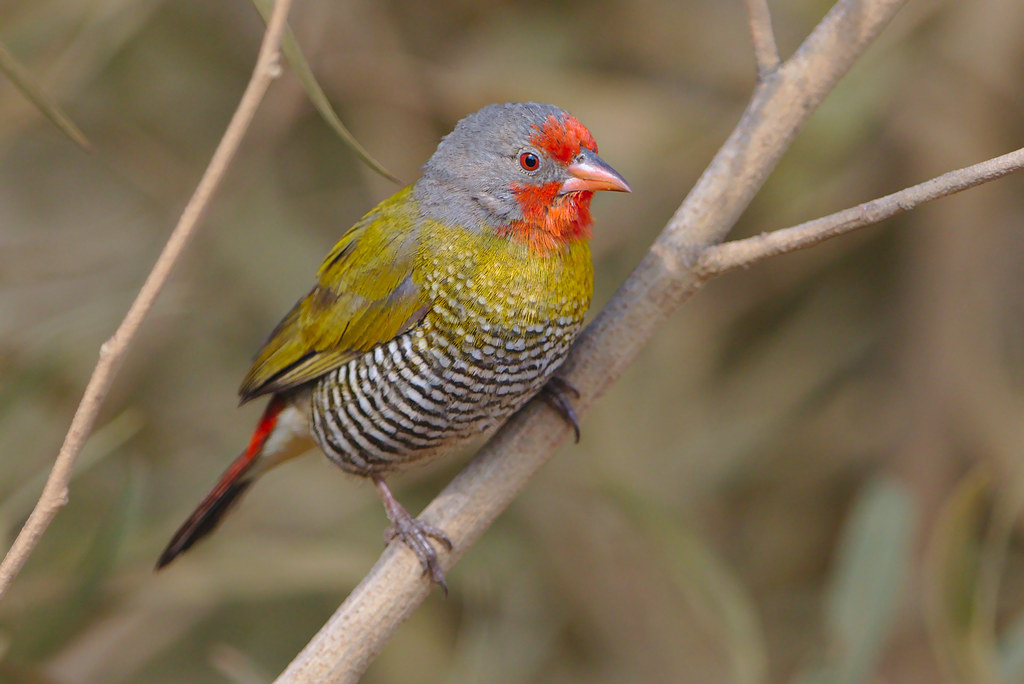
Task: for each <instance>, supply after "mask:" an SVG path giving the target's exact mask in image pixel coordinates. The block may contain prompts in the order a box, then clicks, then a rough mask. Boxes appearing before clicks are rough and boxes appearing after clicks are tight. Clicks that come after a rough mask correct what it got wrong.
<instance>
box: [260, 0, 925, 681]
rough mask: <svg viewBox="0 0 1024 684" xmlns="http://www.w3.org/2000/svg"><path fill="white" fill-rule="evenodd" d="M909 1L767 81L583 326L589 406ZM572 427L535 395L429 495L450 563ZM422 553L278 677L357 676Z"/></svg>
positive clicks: (387, 632) (413, 593) (579, 383)
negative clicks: (818, 109)
mask: <svg viewBox="0 0 1024 684" xmlns="http://www.w3.org/2000/svg"><path fill="white" fill-rule="evenodd" d="M904 1H905V0H840V2H838V3H836V5H835V7H833V9H832V10H831V11H830V12H829V13H828V15H826V16H825V18H824V19H822V21H821V23H820V24H819V25H818V26H817V27H816V28H815V29H814V31H813V32H812V33H811V35H810V36H809V37H808V38H807V40H806V41H805V42H804V44H803V45H802V46H801V47H800V49H799V50H798V51H797V52H796V53H795V54H794V55H793V57H792V58H790V59H789V60H787V61H786V62H785V63H784V64H781V65H780V66H779V68H778V69H776V70H774V71H772V72H771V73H770V74H769V75H768V76H767V77H766V78H765V79H764V80H763V81H761V82H760V83H759V84H758V86H757V88H756V89H755V91H754V95H753V98H752V99H751V102H750V105H749V106H748V107H747V110H746V111H745V112H744V114H743V117H742V119H741V120H740V122H739V124H738V125H737V127H736V129H735V131H734V132H733V134H732V135H731V136H730V137H729V139H728V140H727V141H726V142H725V144H724V145H723V146H722V148H721V149H720V150H719V152H718V154H716V155H715V158H714V159H713V160H712V161H711V164H710V165H709V166H708V168H707V170H706V171H705V172H704V174H703V175H702V176H701V178H700V180H698V182H697V184H696V186H695V187H694V188H693V190H692V191H691V192H690V194H689V195H688V196H687V197H686V199H685V200H684V201H683V203H682V205H681V206H680V207H679V209H678V210H677V211H676V213H675V215H674V216H673V217H672V218H671V220H670V221H669V223H668V225H667V226H666V227H665V229H664V231H663V232H662V234H661V235H660V236H659V237H658V239H657V240H656V242H655V243H654V245H653V247H652V248H651V250H650V251H649V252H648V254H647V255H646V256H645V257H644V259H643V261H642V262H641V263H640V265H639V266H637V268H636V270H634V272H633V273H632V274H631V275H630V277H629V278H628V279H627V280H626V282H625V283H623V285H622V287H621V288H620V289H619V291H618V292H617V293H616V294H615V296H614V297H613V298H612V300H611V301H610V302H609V304H608V306H606V307H605V308H604V310H603V311H601V313H600V314H599V315H598V316H597V318H596V319H595V320H594V322H593V323H592V324H591V325H590V326H589V327H588V328H587V329H586V330H585V331H584V332H583V334H582V335H581V336H580V339H579V340H578V341H577V343H576V344H575V345H574V347H573V350H572V352H571V354H570V356H569V358H568V359H567V360H566V363H565V365H564V366H563V368H562V371H561V372H560V374H561V375H563V376H564V377H565V378H566V379H567V380H569V381H570V382H571V383H572V384H573V385H574V386H575V387H576V388H577V389H579V390H580V397H579V399H578V400H577V401H576V402H575V405H576V410H577V413H579V414H580V415H583V414H585V413H586V412H587V411H588V410H589V409H590V407H591V405H592V404H593V402H594V401H595V400H596V399H597V398H598V397H599V396H600V395H601V394H603V393H604V392H605V391H606V390H607V388H608V387H609V385H611V383H612V382H614V381H615V380H616V379H617V378H618V377H619V376H620V375H621V374H622V372H623V371H624V370H625V368H626V367H627V366H628V365H629V363H630V362H631V361H632V360H633V359H634V358H635V357H636V356H637V354H638V353H639V352H640V350H641V349H642V348H643V346H644V345H645V344H646V343H647V341H648V340H649V339H650V338H651V337H652V335H653V334H654V333H655V331H656V330H657V329H658V327H659V326H660V325H661V324H662V323H663V322H664V320H665V319H666V318H667V317H668V316H669V315H670V314H671V313H672V312H673V311H675V310H676V309H677V308H678V307H679V306H680V305H681V304H682V303H683V302H684V301H686V299H687V298H688V297H689V296H690V295H691V294H692V293H693V292H694V291H695V290H696V289H697V288H698V287H699V286H700V283H701V281H700V280H699V279H698V278H697V276H696V274H695V273H694V272H693V270H692V268H691V266H692V265H693V263H695V260H696V258H697V257H698V256H699V254H700V251H701V250H702V249H703V248H705V247H706V246H708V245H711V244H715V243H718V242H720V241H721V240H722V239H723V238H724V237H725V235H726V233H728V231H729V229H730V228H731V227H732V225H733V224H734V223H735V222H736V220H737V218H738V217H739V216H740V214H741V213H742V212H743V211H744V210H745V209H746V207H747V205H748V204H749V202H750V200H751V199H752V198H753V196H754V194H755V193H756V192H757V190H758V189H759V188H760V187H761V185H762V184H763V183H764V180H765V179H766V178H767V177H768V174H769V173H770V172H771V170H772V169H773V168H774V166H775V164H776V163H777V162H778V160H779V158H780V157H781V156H782V153H783V152H784V151H785V150H786V148H787V147H788V146H789V143H790V141H791V140H792V139H793V138H794V137H795V136H796V134H797V132H798V131H799V130H800V128H801V127H802V126H803V124H804V122H806V120H807V119H808V118H809V117H810V115H811V113H812V112H813V111H814V110H815V108H816V107H817V106H818V105H819V104H820V103H821V101H822V100H823V99H824V98H825V96H826V95H827V94H828V93H829V92H830V91H831V90H832V88H833V87H834V86H835V84H836V82H837V81H838V80H839V78H840V77H841V76H842V75H843V74H844V73H846V71H847V70H848V69H849V68H850V66H851V65H852V64H853V63H854V62H855V61H856V59H857V58H858V57H859V56H860V55H861V53H863V52H864V50H865V49H866V48H867V46H868V44H869V43H870V42H871V40H872V39H873V38H874V37H875V36H876V35H878V34H879V33H880V32H881V30H882V29H883V28H884V26H885V24H886V23H887V22H888V21H889V20H890V19H891V18H892V16H893V15H894V14H895V13H896V11H897V10H898V9H899V8H900V7H901V6H902V5H903V4H904ZM568 433H569V428H568V427H567V426H566V425H565V424H564V423H562V422H561V421H560V419H559V418H558V417H557V416H556V415H555V414H554V412H552V411H550V410H549V409H546V407H545V406H544V404H543V403H542V402H536V401H534V402H531V403H530V404H528V405H527V406H526V407H525V408H524V410H522V411H521V412H520V413H518V414H517V415H515V416H513V418H512V419H511V420H510V421H509V422H508V423H506V424H505V426H504V427H502V429H501V430H499V431H498V432H497V433H496V434H495V436H494V437H493V438H492V439H491V441H490V442H488V444H487V445H486V446H485V447H484V448H483V449H482V450H481V451H480V453H478V454H477V455H476V457H474V458H473V460H472V461H470V463H469V464H468V465H467V466H466V468H465V469H464V470H463V471H462V472H461V473H459V474H458V475H457V476H456V477H455V479H454V480H452V482H451V484H449V485H448V486H447V487H446V488H445V489H444V491H442V492H441V493H440V494H439V495H438V497H437V498H436V499H434V501H433V502H432V503H431V504H430V505H429V506H427V508H426V510H425V511H424V512H423V514H422V515H421V518H422V519H424V520H425V521H427V522H430V523H431V524H434V525H437V526H439V527H441V528H442V529H444V530H445V532H447V534H448V536H449V537H450V538H451V540H452V542H453V543H454V549H453V551H452V552H451V553H450V554H442V556H443V557H442V565H443V566H444V568H445V569H446V570H447V569H448V568H450V567H451V566H452V565H453V564H454V563H455V562H456V561H457V560H458V559H459V558H460V557H461V556H462V554H463V553H465V552H466V550H467V549H468V548H469V547H470V545H472V543H473V542H474V541H475V540H476V539H477V538H478V537H479V536H480V535H481V534H483V532H484V530H485V529H486V528H487V527H488V526H489V525H490V524H491V522H492V521H493V520H494V519H495V518H496V517H497V516H498V514H500V513H501V512H502V511H503V510H504V509H505V508H506V507H507V506H508V504H509V503H510V502H511V501H512V499H513V498H514V497H515V495H516V494H517V493H518V492H519V491H520V490H521V489H522V488H523V487H525V486H526V484H527V483H528V482H529V480H530V479H531V478H532V477H533V475H534V474H535V473H536V472H537V471H538V470H539V469H540V467H541V466H543V465H544V463H546V462H547V461H548V460H549V459H550V458H551V457H552V455H553V454H554V453H555V450H556V448H557V447H558V446H559V445H560V444H562V442H563V441H564V440H565V438H566V437H567V435H568ZM430 589H431V587H430V584H429V582H428V581H427V580H426V579H425V578H424V577H422V575H421V572H420V566H419V562H418V561H417V560H416V557H415V556H414V555H413V554H412V553H410V552H409V551H408V550H407V549H405V548H401V547H399V546H396V545H395V544H391V545H390V546H389V547H388V548H387V549H385V551H384V554H383V555H382V556H381V558H380V559H379V560H378V561H377V563H376V565H374V567H373V568H372V569H371V570H370V572H369V574H367V576H366V577H365V578H364V579H363V581H362V582H361V583H360V584H359V586H357V587H356V588H355V589H354V590H353V591H352V593H351V594H350V595H349V597H348V598H347V599H346V600H345V602H344V603H343V604H342V605H341V607H339V608H338V610H337V611H336V612H335V613H334V615H333V616H332V617H331V618H330V620H328V622H327V624H325V625H324V626H323V628H321V630H320V631H319V632H318V633H317V635H316V636H315V637H314V638H313V640H312V641H310V643H309V644H308V645H307V646H306V647H305V648H304V649H303V650H302V652H301V653H299V654H298V656H296V658H295V660H293V661H292V663H291V665H290V666H289V667H288V668H287V669H286V670H285V671H284V672H283V673H282V674H281V676H280V677H279V678H278V679H277V682H278V683H280V684H283V683H288V684H297V683H299V682H302V683H313V682H318V683H320V682H323V683H328V682H354V681H356V680H357V679H358V678H359V676H360V675H361V674H362V673H363V671H364V670H365V669H366V667H367V666H368V664H369V663H370V661H371V660H372V659H373V657H374V656H375V655H377V653H379V652H380V650H381V649H382V648H383V647H384V644H385V643H386V642H387V640H388V638H389V637H390V636H391V634H392V633H393V632H394V630H395V629H396V628H397V627H398V625H399V624H401V623H402V622H403V621H404V620H405V619H406V618H407V617H408V616H409V615H410V614H411V613H412V611H413V610H414V609H415V608H416V606H418V605H419V604H420V603H421V602H422V601H423V599H424V598H425V597H426V596H427V595H428V594H429V593H430Z"/></svg>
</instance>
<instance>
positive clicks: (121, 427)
mask: <svg viewBox="0 0 1024 684" xmlns="http://www.w3.org/2000/svg"><path fill="white" fill-rule="evenodd" d="M141 429H142V416H141V414H140V412H139V411H137V410H135V409H126V410H125V411H122V412H121V413H120V414H118V415H117V416H116V417H115V418H114V419H113V420H111V421H110V422H108V423H106V424H105V425H104V426H103V427H101V428H99V429H97V430H94V431H93V434H92V435H91V436H90V437H89V441H88V442H86V443H85V448H84V449H83V450H82V455H81V457H80V458H79V459H78V462H77V463H76V464H75V470H74V472H73V473H72V475H71V477H72V480H74V479H75V478H77V477H78V476H79V475H81V474H82V473H84V472H86V471H87V470H89V469H90V468H92V467H93V466H94V465H96V464H97V463H99V462H100V461H102V460H103V459H105V458H106V457H107V456H110V455H111V454H113V453H114V452H115V451H117V449H118V448H120V447H121V446H122V445H123V444H124V443H125V442H127V441H128V440H129V439H131V438H132V437H134V436H135V435H136V434H137V433H138V432H139V430H141ZM51 469H52V463H50V464H47V465H46V467H45V468H44V469H42V470H40V471H39V472H38V473H36V474H35V475H34V476H33V477H31V478H29V479H28V480H26V481H25V482H23V483H22V484H21V485H20V486H19V487H18V488H17V489H15V490H14V492H12V493H11V495H10V496H8V497H7V498H6V499H4V500H3V501H2V502H0V529H11V527H12V526H14V521H16V520H19V519H22V518H24V517H25V516H26V515H28V512H29V511H30V510H32V507H33V506H34V505H35V503H36V500H37V499H38V498H39V493H40V492H41V491H42V490H43V486H44V485H45V484H46V480H47V478H48V477H49V476H50V471H51Z"/></svg>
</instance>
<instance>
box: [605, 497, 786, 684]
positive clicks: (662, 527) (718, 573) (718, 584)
mask: <svg viewBox="0 0 1024 684" xmlns="http://www.w3.org/2000/svg"><path fill="white" fill-rule="evenodd" d="M611 487H612V490H613V493H614V495H615V496H616V497H617V498H618V499H619V500H620V501H623V502H624V503H625V504H626V505H625V508H626V510H628V511H630V512H631V513H633V514H634V517H635V518H637V519H638V520H639V521H640V522H641V523H642V524H643V526H644V527H645V528H646V529H647V530H648V531H649V532H650V533H651V534H652V535H653V537H654V541H655V543H656V544H657V545H658V547H659V548H661V549H663V550H664V553H665V554H666V557H667V558H668V561H669V563H670V565H671V570H672V571H673V577H674V578H675V580H676V585H677V587H678V588H679V591H680V593H681V594H682V595H683V596H684V597H685V598H686V600H687V601H688V602H689V603H690V605H691V606H692V607H693V610H694V614H695V615H696V617H697V618H698V619H699V620H700V621H701V623H702V625H703V627H704V628H705V629H706V630H707V632H708V633H709V634H711V635H713V636H714V637H716V638H717V639H718V640H720V641H721V642H722V650H723V652H724V653H725V654H726V655H727V657H728V659H729V666H730V669H731V670H732V678H731V680H730V681H733V682H737V683H739V684H756V683H757V682H763V681H766V680H767V676H768V652H767V645H766V644H765V639H764V633H763V631H762V629H761V623H760V619H759V618H758V615H757V609H756V607H755V606H754V601H753V598H752V597H751V596H750V593H749V592H748V591H747V589H746V587H744V586H743V583H742V582H741V581H740V579H739V577H738V576H737V575H736V573H735V572H733V570H732V568H730V567H729V565H728V564H727V563H725V562H724V561H723V560H722V559H720V558H719V557H718V556H717V554H716V553H715V551H714V549H713V548H712V547H711V546H710V545H708V544H706V543H704V541H703V540H702V539H701V538H700V536H699V535H697V534H696V533H694V532H693V531H692V530H689V529H687V528H686V527H684V526H683V525H681V524H679V523H677V522H676V518H677V515H676V514H675V513H673V512H671V511H656V510H653V506H654V504H652V503H651V502H650V501H637V500H636V497H635V496H632V495H631V494H630V493H629V492H626V491H624V490H622V489H621V488H619V487H616V486H615V485H614V484H612V485H611Z"/></svg>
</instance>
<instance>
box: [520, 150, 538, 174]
mask: <svg viewBox="0 0 1024 684" xmlns="http://www.w3.org/2000/svg"><path fill="white" fill-rule="evenodd" d="M519 165H520V166H522V167H523V168H524V169H525V170H527V171H536V170H537V169H539V168H540V157H538V156H537V155H536V154H534V153H533V152H523V153H522V154H520V155H519Z"/></svg>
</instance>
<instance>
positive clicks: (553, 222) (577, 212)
mask: <svg viewBox="0 0 1024 684" xmlns="http://www.w3.org/2000/svg"><path fill="white" fill-rule="evenodd" d="M513 192H514V193H515V195H516V198H517V199H518V200H519V205H520V207H521V208H522V218H520V219H516V220H513V221H511V222H509V223H508V224H507V225H504V226H500V227H498V228H497V229H496V232H497V234H498V235H502V236H508V237H510V238H511V239H513V240H515V241H517V242H520V243H522V244H525V245H526V246H527V247H528V248H529V249H530V251H531V252H533V253H535V254H541V255H544V254H550V253H551V252H553V251H555V250H558V249H564V248H565V247H566V246H568V245H569V244H571V243H573V242H579V241H585V240H589V239H590V237H591V235H592V234H593V233H592V232H591V230H590V226H591V224H592V223H593V219H592V218H591V216H590V200H591V198H592V197H593V196H594V193H593V192H589V191H585V192H572V193H569V194H567V195H559V194H558V192H559V184H558V183H550V184H548V185H541V186H520V187H516V188H514V189H513Z"/></svg>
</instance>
